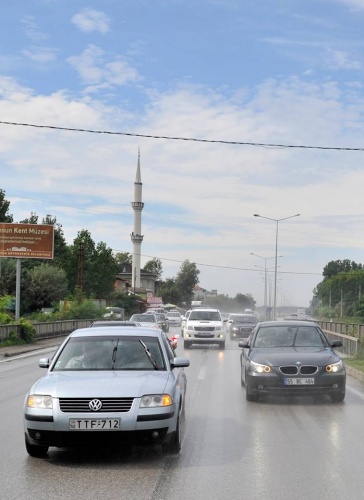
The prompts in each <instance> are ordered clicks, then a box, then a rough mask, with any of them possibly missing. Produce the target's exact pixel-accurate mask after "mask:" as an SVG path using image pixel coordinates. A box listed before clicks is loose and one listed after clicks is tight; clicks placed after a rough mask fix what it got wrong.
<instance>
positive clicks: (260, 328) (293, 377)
mask: <svg viewBox="0 0 364 500" xmlns="http://www.w3.org/2000/svg"><path fill="white" fill-rule="evenodd" d="M341 346H342V342H341V341H340V340H334V341H333V342H332V343H330V342H329V341H328V339H327V338H326V336H325V334H324V332H323V331H322V330H321V328H320V327H319V326H318V325H317V324H316V323H314V322H308V321H305V322H302V321H282V322H279V321H266V322H262V323H258V324H257V326H256V328H255V329H254V331H253V332H252V335H251V337H250V338H249V339H246V340H241V341H240V342H239V347H241V348H242V353H241V356H240V362H241V385H242V386H245V389H246V399H247V400H248V401H256V400H258V399H259V397H260V396H263V395H267V394H283V395H307V394H310V395H315V394H327V395H329V396H330V397H331V399H332V401H335V402H338V401H343V400H344V398H345V384H346V372H345V366H344V363H343V361H342V360H341V358H340V357H339V356H338V355H337V354H336V353H335V352H334V350H333V349H334V348H337V347H341Z"/></svg>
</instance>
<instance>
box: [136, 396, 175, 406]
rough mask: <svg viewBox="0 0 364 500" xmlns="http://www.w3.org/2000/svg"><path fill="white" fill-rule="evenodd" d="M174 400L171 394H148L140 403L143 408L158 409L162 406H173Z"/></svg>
mask: <svg viewBox="0 0 364 500" xmlns="http://www.w3.org/2000/svg"><path fill="white" fill-rule="evenodd" d="M171 404H172V398H171V396H170V395H169V394H148V395H147V396H143V397H142V399H141V401H140V407H141V408H156V407H160V406H171Z"/></svg>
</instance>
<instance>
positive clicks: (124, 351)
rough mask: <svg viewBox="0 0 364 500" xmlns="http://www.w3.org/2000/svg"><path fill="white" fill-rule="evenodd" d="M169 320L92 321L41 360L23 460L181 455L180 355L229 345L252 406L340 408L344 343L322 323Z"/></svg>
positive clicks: (241, 317)
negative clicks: (65, 452)
mask: <svg viewBox="0 0 364 500" xmlns="http://www.w3.org/2000/svg"><path fill="white" fill-rule="evenodd" d="M173 312H174V314H173V315H171V313H169V314H167V313H162V312H160V311H159V312H158V313H156V312H155V311H151V310H150V311H147V312H146V313H141V314H134V315H133V316H132V317H131V318H130V320H129V321H125V320H122V319H120V320H111V319H110V320H99V321H94V322H93V323H92V324H91V325H90V327H91V328H84V329H79V330H76V331H74V332H73V333H71V334H70V335H69V336H68V337H67V338H66V339H65V341H64V342H63V343H62V345H61V346H60V347H59V348H58V350H57V352H56V353H55V355H54V356H53V357H52V358H51V359H49V358H43V359H41V360H40V361H39V367H41V368H45V369H47V373H46V374H45V375H44V376H43V377H41V378H40V379H39V380H38V381H36V382H35V383H34V384H33V385H32V387H31V388H30V389H29V392H28V394H27V395H26V398H25V401H24V411H23V421H24V433H25V447H26V450H27V452H28V453H29V454H30V455H31V456H33V457H44V456H46V455H47V453H48V450H49V448H50V447H83V446H90V445H95V444H98V445H99V444H103V445H106V444H109V445H111V444H112V445H113V446H120V447H122V448H125V447H132V446H133V445H134V444H144V445H148V444H151V443H153V444H156V443H157V444H160V445H161V448H162V449H163V450H164V451H166V452H168V453H173V454H178V453H179V452H180V450H181V444H182V436H181V426H182V423H183V420H184V417H185V412H184V404H185V398H186V388H187V373H186V371H185V368H187V367H188V366H189V365H190V360H189V359H188V358H187V357H183V356H182V357H181V356H179V355H177V352H176V348H177V346H178V347H179V348H180V349H182V347H183V348H184V349H187V350H189V349H193V348H194V347H196V348H201V347H202V348H204V347H206V348H210V346H211V347H212V348H213V347H215V348H217V349H219V350H224V349H225V342H226V337H229V340H231V341H235V340H236V341H237V346H238V347H239V348H240V349H239V351H238V352H240V381H239V379H237V380H236V383H237V384H239V385H240V384H241V386H242V387H244V388H245V395H246V400H247V401H249V402H253V401H254V402H257V401H259V400H263V399H264V398H265V397H266V396H267V395H271V394H280V395H283V396H284V397H286V396H287V397H290V396H292V395H296V396H297V395H298V396H300V395H305V396H306V395H314V396H315V395H321V396H322V395H327V396H329V397H330V398H331V400H332V401H333V402H336V403H337V402H341V401H343V400H344V398H345V386H346V373H345V366H344V363H343V362H342V360H341V358H340V357H339V356H338V355H337V354H336V353H335V351H334V350H335V348H338V347H340V346H341V345H342V344H341V341H338V340H336V341H333V342H331V343H330V342H329V341H328V339H327V338H326V336H325V334H324V332H323V331H322V330H321V329H320V328H319V326H318V325H317V324H316V323H314V322H312V321H299V320H296V319H292V318H287V320H285V321H274V322H272V321H261V322H260V321H259V318H258V316H257V315H256V314H255V313H254V312H253V311H250V310H249V311H246V312H244V313H242V314H240V313H239V314H238V313H231V314H226V315H223V314H221V312H220V311H219V310H218V309H213V308H209V307H206V306H205V307H193V308H191V309H190V310H189V311H187V312H186V313H185V315H183V316H181V314H180V312H179V311H173ZM158 315H161V316H163V318H158ZM171 317H172V318H173V320H172V321H174V322H175V328H177V331H178V329H179V328H181V336H182V339H183V342H182V339H179V335H178V334H175V335H171V336H169V335H168V334H167V333H168V332H169V329H170V325H169V324H168V326H166V325H164V327H163V322H162V320H163V321H165V322H166V323H169V318H171ZM176 319H177V321H176ZM178 325H180V326H178Z"/></svg>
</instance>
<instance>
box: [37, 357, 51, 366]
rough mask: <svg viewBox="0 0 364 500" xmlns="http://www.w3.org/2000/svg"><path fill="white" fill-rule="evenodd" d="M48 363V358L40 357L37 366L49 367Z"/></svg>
mask: <svg viewBox="0 0 364 500" xmlns="http://www.w3.org/2000/svg"><path fill="white" fill-rule="evenodd" d="M49 365H50V361H49V358H41V359H40V360H39V361H38V366H39V368H49Z"/></svg>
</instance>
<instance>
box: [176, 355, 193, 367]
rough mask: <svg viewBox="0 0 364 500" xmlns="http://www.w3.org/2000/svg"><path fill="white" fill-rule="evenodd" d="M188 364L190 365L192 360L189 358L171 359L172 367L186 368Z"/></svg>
mask: <svg viewBox="0 0 364 500" xmlns="http://www.w3.org/2000/svg"><path fill="white" fill-rule="evenodd" d="M187 366H190V360H189V359H187V358H178V357H177V358H174V360H173V361H171V367H172V368H186V367H187Z"/></svg>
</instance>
